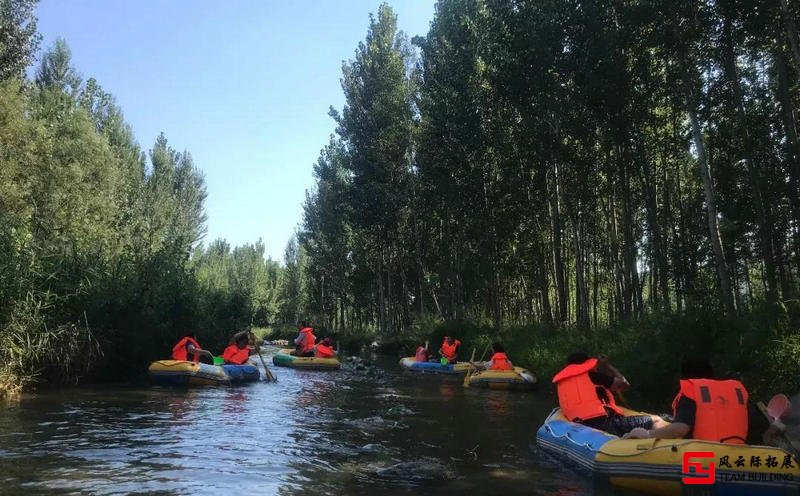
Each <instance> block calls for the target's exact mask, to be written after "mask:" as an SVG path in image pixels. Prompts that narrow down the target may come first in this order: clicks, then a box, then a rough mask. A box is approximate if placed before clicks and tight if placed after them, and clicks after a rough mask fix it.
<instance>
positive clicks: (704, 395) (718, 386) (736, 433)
mask: <svg viewBox="0 0 800 496" xmlns="http://www.w3.org/2000/svg"><path fill="white" fill-rule="evenodd" d="M683 396H685V397H687V398H689V399H690V400H694V402H695V403H697V412H696V413H695V417H694V428H693V430H692V437H693V438H694V439H702V440H704V441H714V442H718V443H730V444H744V443H745V439H747V400H748V398H749V395H748V394H747V390H746V389H745V388H744V386H743V385H742V383H741V382H739V381H735V380H728V381H715V380H711V379H686V380H682V381H681V390H680V391H679V392H678V395H677V396H675V399H674V400H673V401H672V413H673V414H675V413H676V412H675V410H676V409H677V406H678V400H680V399H681V397H683Z"/></svg>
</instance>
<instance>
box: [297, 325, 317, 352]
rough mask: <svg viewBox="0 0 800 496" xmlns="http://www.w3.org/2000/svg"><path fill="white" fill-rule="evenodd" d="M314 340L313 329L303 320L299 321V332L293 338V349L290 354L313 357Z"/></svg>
mask: <svg viewBox="0 0 800 496" xmlns="http://www.w3.org/2000/svg"><path fill="white" fill-rule="evenodd" d="M316 340H317V338H316V336H314V329H312V328H311V327H309V326H308V324H306V323H305V322H300V333H299V334H298V335H297V337H296V338H295V339H294V345H295V349H294V351H292V352H291V354H292V355H294V356H300V357H313V356H314V344H315V341H316Z"/></svg>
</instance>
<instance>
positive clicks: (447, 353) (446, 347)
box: [442, 339, 461, 362]
mask: <svg viewBox="0 0 800 496" xmlns="http://www.w3.org/2000/svg"><path fill="white" fill-rule="evenodd" d="M459 345H461V341H459V340H458V339H456V340H454V341H453V344H447V340H444V341H442V355H444V357H445V358H447V360H448V361H450V362H453V361H455V359H456V356H457V353H456V348H458V347H459Z"/></svg>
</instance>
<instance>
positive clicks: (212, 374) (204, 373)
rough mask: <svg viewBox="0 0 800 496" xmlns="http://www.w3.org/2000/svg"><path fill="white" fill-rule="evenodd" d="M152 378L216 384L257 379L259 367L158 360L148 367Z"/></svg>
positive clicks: (163, 381)
mask: <svg viewBox="0 0 800 496" xmlns="http://www.w3.org/2000/svg"><path fill="white" fill-rule="evenodd" d="M147 374H148V375H149V376H150V380H152V381H153V383H155V384H161V385H165V386H215V385H225V384H236V383H240V382H252V381H257V380H258V379H259V377H260V373H259V372H258V368H256V367H255V366H254V365H252V364H245V365H208V364H205V363H195V362H187V361H184V360H156V361H155V362H153V363H151V364H150V367H148V369H147Z"/></svg>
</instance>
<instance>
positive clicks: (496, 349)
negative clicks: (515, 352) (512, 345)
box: [492, 342, 506, 353]
mask: <svg viewBox="0 0 800 496" xmlns="http://www.w3.org/2000/svg"><path fill="white" fill-rule="evenodd" d="M492 350H494V352H495V353H505V352H506V350H505V348H503V345H502V344H500V343H498V342H494V343H492Z"/></svg>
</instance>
